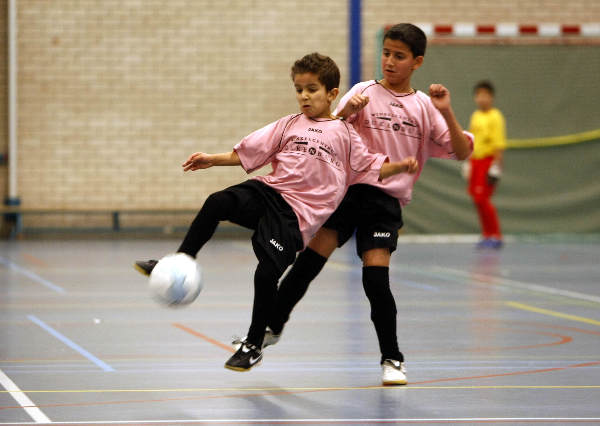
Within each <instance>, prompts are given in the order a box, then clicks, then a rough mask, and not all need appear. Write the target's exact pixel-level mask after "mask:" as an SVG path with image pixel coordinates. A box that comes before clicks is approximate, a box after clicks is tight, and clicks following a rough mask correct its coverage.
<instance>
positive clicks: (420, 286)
mask: <svg viewBox="0 0 600 426" xmlns="http://www.w3.org/2000/svg"><path fill="white" fill-rule="evenodd" d="M399 282H400V284H403V285H406V286H408V287H413V288H418V289H420V290H427V291H440V289H439V287H436V286H434V285H429V284H423V283H418V282H416V281H410V280H400V281H399Z"/></svg>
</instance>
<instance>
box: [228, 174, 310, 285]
mask: <svg viewBox="0 0 600 426" xmlns="http://www.w3.org/2000/svg"><path fill="white" fill-rule="evenodd" d="M223 192H227V193H228V194H231V195H233V196H234V197H235V199H236V203H235V205H236V206H237V209H235V211H232V212H231V213H230V215H229V220H230V221H231V222H233V223H235V224H238V225H241V226H243V227H245V228H249V229H253V230H254V233H253V234H252V247H253V249H254V253H255V254H256V257H257V258H258V260H259V261H263V260H264V257H265V256H266V257H267V258H268V259H270V260H271V261H273V263H274V264H275V266H276V267H277V269H278V270H279V271H280V273H281V274H283V272H284V271H285V269H286V268H287V267H288V266H289V265H291V264H292V263H294V260H295V259H296V252H297V251H299V250H302V247H303V242H302V234H301V233H300V227H299V226H298V219H297V218H296V214H295V213H294V211H293V210H292V208H291V207H290V205H289V204H288V203H287V202H286V201H285V200H284V199H283V197H282V196H281V195H280V194H279V193H278V192H277V191H275V190H274V189H273V188H271V187H270V186H268V185H265V184H264V183H262V182H260V181H258V180H255V179H249V180H247V181H245V182H242V183H240V184H238V185H234V186H230V187H229V188H226V189H224V190H223Z"/></svg>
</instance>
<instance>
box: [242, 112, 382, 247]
mask: <svg viewBox="0 0 600 426" xmlns="http://www.w3.org/2000/svg"><path fill="white" fill-rule="evenodd" d="M233 149H234V150H235V152H237V154H238V155H239V157H240V160H241V162H242V167H243V168H244V170H246V172H248V173H251V172H252V171H254V170H256V169H259V168H260V167H263V166H264V165H266V164H269V163H271V166H272V167H273V171H272V172H271V173H269V174H268V175H266V176H257V177H254V179H257V180H259V181H261V182H263V183H265V184H267V185H269V186H270V187H272V188H273V189H275V190H276V191H277V192H278V193H279V194H281V196H282V197H283V198H284V199H285V201H286V202H287V203H288V204H289V205H290V207H291V208H292V210H294V212H295V213H296V216H297V218H298V224H299V226H300V232H301V233H302V238H303V240H304V245H305V246H306V244H308V242H309V241H310V239H311V238H312V236H313V235H314V234H315V233H316V232H317V230H318V229H319V228H320V227H321V225H323V223H325V221H326V220H327V218H328V217H329V216H330V215H331V213H333V212H334V210H335V209H336V208H337V206H338V205H339V204H340V202H341V201H342V198H344V194H345V193H346V189H348V186H349V185H351V184H354V183H357V182H358V181H361V182H363V181H364V182H368V183H371V184H376V183H377V181H378V179H379V172H380V169H381V166H382V165H383V163H384V162H385V161H386V160H387V157H386V156H385V155H383V154H372V153H370V152H369V151H368V150H367V148H366V146H365V144H364V143H363V141H362V140H361V138H360V136H358V133H356V131H355V130H354V128H353V127H352V126H351V125H349V124H348V123H346V122H344V121H342V120H331V119H320V120H314V119H311V118H308V117H306V116H305V115H304V114H295V115H288V116H286V117H283V118H281V119H279V120H278V121H276V122H274V123H271V124H268V125H267V126H265V127H263V128H262V129H259V130H256V131H255V132H253V133H251V134H250V135H248V136H246V137H245V138H244V139H242V141H241V142H240V143H238V144H237V145H236V146H235V147H234V148H233Z"/></svg>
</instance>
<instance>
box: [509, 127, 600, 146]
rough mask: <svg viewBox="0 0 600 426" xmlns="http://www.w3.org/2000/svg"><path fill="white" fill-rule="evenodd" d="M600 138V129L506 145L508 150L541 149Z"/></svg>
mask: <svg viewBox="0 0 600 426" xmlns="http://www.w3.org/2000/svg"><path fill="white" fill-rule="evenodd" d="M598 138H600V129H596V130H590V131H587V132H581V133H575V134H573V135H563V136H553V137H548V138H534V139H510V140H507V141H506V144H507V146H508V148H541V147H546V146H558V145H571V144H574V143H580V142H588V141H593V140H595V139H598Z"/></svg>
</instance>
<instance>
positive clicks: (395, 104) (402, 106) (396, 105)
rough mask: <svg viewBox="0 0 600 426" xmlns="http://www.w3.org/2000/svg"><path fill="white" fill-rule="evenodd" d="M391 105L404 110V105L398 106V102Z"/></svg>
mask: <svg viewBox="0 0 600 426" xmlns="http://www.w3.org/2000/svg"><path fill="white" fill-rule="evenodd" d="M390 105H391V106H393V107H396V108H404V105H402V104H397V103H396V102H390Z"/></svg>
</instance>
